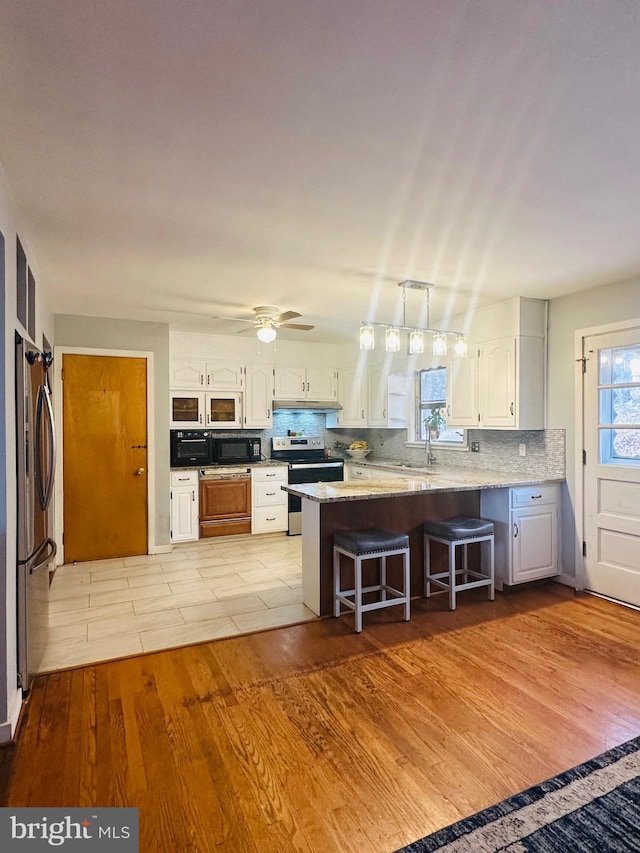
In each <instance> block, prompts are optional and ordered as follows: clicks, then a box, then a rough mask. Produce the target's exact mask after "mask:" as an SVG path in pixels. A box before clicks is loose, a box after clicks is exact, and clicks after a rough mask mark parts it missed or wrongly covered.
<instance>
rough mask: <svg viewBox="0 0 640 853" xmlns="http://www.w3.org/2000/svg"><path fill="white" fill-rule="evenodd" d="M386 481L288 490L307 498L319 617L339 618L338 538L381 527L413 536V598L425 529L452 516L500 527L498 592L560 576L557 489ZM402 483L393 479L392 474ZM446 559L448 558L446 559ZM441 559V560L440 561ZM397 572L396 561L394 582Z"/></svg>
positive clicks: (307, 592)
mask: <svg viewBox="0 0 640 853" xmlns="http://www.w3.org/2000/svg"><path fill="white" fill-rule="evenodd" d="M379 469H380V471H382V470H383V469H385V470H384V479H375V477H376V471H375V468H374V467H372V468H371V474H372V477H373V479H369V480H358V481H353V480H347V481H345V482H341V483H315V484H309V485H300V486H286V487H285V486H283V487H282V488H283V489H285V491H287V492H290V493H291V494H294V495H298V496H299V497H301V498H302V591H303V600H304V603H305V605H306V606H307V607H309V608H310V609H311V610H313V612H314V613H316V614H318V615H320V616H328V615H330V614H331V613H332V612H333V592H332V577H333V535H334V533H336V532H337V531H340V530H359V529H366V528H368V527H383V528H386V529H389V530H395V531H398V532H402V533H407V534H409V541H410V548H411V595H412V596H418V595H422V588H423V580H422V574H423V569H422V565H423V537H422V525H423V523H424V522H425V521H426V520H427V519H429V520H434V521H439V520H443V519H447V518H452V517H454V516H473V517H480V516H482V517H483V518H489V519H491V520H493V521H494V523H495V525H496V586H497V588H498V589H502V587H503V585H504V584H509V585H511V584H515V583H521V582H523V581H526V580H534V579H538V578H541V577H550V576H553V575H555V574H558V573H559V569H558V529H559V525H558V511H559V510H558V495H557V492H558V485H557V484H559V483H561V482H563V480H562V479H560V478H558V479H545V480H540V479H536V478H532V477H523V476H522V475H510V474H506V473H504V472H499V471H475V470H470V469H465V468H448V467H442V468H438V467H433V468H428V469H407V468H402V467H394V466H392V465H388V466H379ZM394 473H395V474H397V479H388V477H389V474H392V475H393V474H394ZM442 556H444V554H443V555H442ZM436 559H438V557H437V558H436ZM396 568H399V566H398V567H396V566H395V564H394V563H392V562H390V569H389V571H390V577H391V579H393V572H394V571H395V570H396Z"/></svg>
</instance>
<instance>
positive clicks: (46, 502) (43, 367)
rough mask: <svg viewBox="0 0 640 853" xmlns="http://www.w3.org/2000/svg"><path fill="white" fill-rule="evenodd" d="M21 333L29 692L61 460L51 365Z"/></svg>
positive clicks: (22, 650) (41, 627)
mask: <svg viewBox="0 0 640 853" xmlns="http://www.w3.org/2000/svg"><path fill="white" fill-rule="evenodd" d="M51 361H52V359H51V353H43V352H40V350H38V349H36V348H35V347H34V346H32V345H31V344H30V343H29V342H28V341H25V340H24V339H23V338H22V337H21V336H20V335H19V334H18V333H17V332H16V448H17V454H16V456H17V483H18V489H17V491H18V493H17V522H18V525H17V526H18V529H17V546H18V547H17V554H18V562H17V628H18V679H19V685H18V686H19V687H21V688H22V690H23V692H24V693H27V692H28V691H29V687H30V685H31V680H32V678H33V676H34V675H35V674H36V673H37V672H38V670H39V667H40V664H41V661H42V656H43V653H44V648H45V643H46V639H47V630H48V623H49V583H50V572H49V566H50V564H51V563H52V561H53V559H54V558H55V555H56V543H55V541H54V540H53V538H52V537H51V536H50V528H51V526H52V519H51V517H50V509H49V507H50V505H51V498H52V495H53V477H54V472H55V464H56V459H55V457H56V446H55V431H54V423H53V408H52V405H51V389H50V385H49V379H48V374H47V371H48V368H49V366H50V365H51Z"/></svg>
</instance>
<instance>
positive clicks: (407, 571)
mask: <svg viewBox="0 0 640 853" xmlns="http://www.w3.org/2000/svg"><path fill="white" fill-rule="evenodd" d="M402 568H403V569H404V594H405V597H406V599H407V600H406V601H405V603H404V621H405V622H408V621H409V620H410V619H411V612H410V611H411V603H410V601H409V599H410V598H411V595H410V592H411V564H410V556H409V551H408V550H407V551H405V552H404V554H403V555H402Z"/></svg>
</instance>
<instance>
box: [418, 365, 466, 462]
mask: <svg viewBox="0 0 640 853" xmlns="http://www.w3.org/2000/svg"><path fill="white" fill-rule="evenodd" d="M446 416H447V368H446V367H442V366H441V365H439V366H438V367H432V368H430V369H428V370H419V371H418V373H417V406H416V428H415V440H416V441H426V440H427V431H429V435H430V437H431V442H432V444H449V445H453V446H458V447H464V446H466V444H467V436H466V431H465V430H458V429H448V428H447V418H446Z"/></svg>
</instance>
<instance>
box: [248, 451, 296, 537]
mask: <svg viewBox="0 0 640 853" xmlns="http://www.w3.org/2000/svg"><path fill="white" fill-rule="evenodd" d="M288 471H289V469H288V468H287V466H286V465H269V466H266V467H264V468H258V467H256V468H252V470H251V479H252V489H253V494H252V507H253V509H252V513H251V532H252V533H274V532H276V531H280V530H286V529H287V527H288V526H289V524H288V522H289V519H288V495H287V492H283V491H282V488H281V486H286V484H287V479H288Z"/></svg>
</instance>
